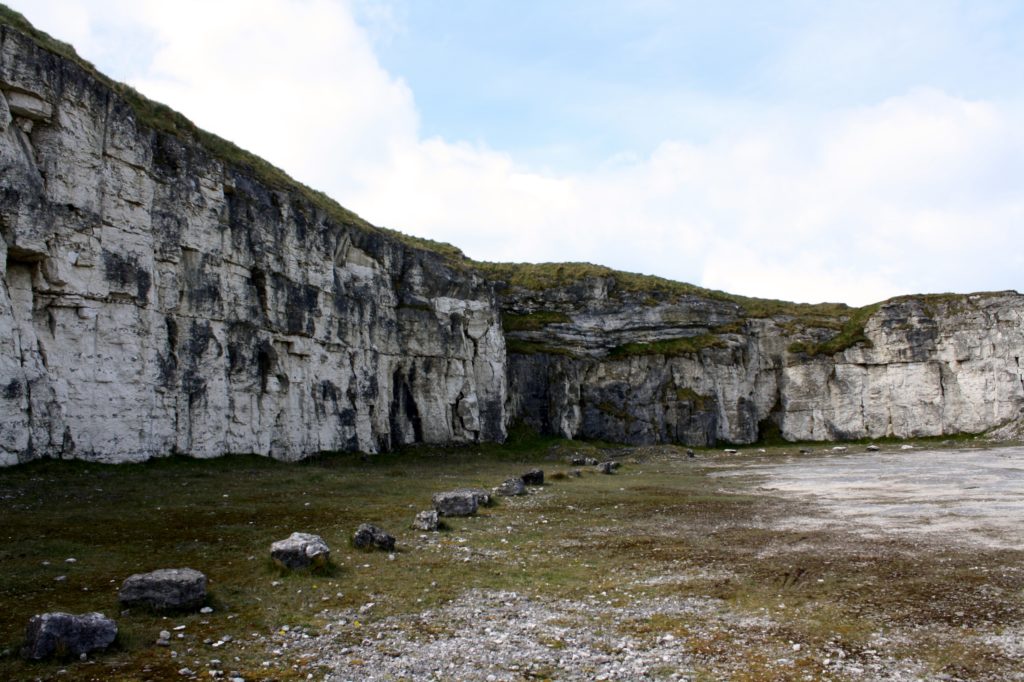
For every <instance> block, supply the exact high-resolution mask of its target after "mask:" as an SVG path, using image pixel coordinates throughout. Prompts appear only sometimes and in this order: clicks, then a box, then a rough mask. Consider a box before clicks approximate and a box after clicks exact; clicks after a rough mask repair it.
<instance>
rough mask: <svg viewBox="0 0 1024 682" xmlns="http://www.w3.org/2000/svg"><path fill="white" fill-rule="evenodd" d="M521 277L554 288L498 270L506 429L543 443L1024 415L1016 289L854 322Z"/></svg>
mask: <svg viewBox="0 0 1024 682" xmlns="http://www.w3.org/2000/svg"><path fill="white" fill-rule="evenodd" d="M519 267H520V268H521V269H522V268H527V269H529V268H530V267H532V268H533V269H534V270H536V271H539V272H544V270H543V268H547V269H548V273H547V276H548V279H549V280H550V281H544V282H539V283H538V282H536V281H534V282H532V283H530V281H529V280H530V277H529V276H524V275H523V272H522V271H521V270H520V271H518V272H514V273H512V272H511V271H510V270H509V269H508V268H507V267H503V266H496V267H494V268H492V271H493V274H494V276H495V277H497V278H498V279H499V281H501V280H504V285H503V287H502V300H503V307H504V308H505V313H506V314H505V326H506V333H507V337H508V341H507V344H508V349H509V382H510V384H509V394H510V419H512V420H522V421H524V422H526V423H528V424H530V425H532V426H534V427H535V428H538V429H541V430H543V431H548V432H552V433H558V434H561V435H563V436H567V437H573V438H578V437H583V438H600V439H605V440H611V441H620V442H628V443H654V442H679V443H687V444H693V445H712V444H715V443H717V442H719V441H725V442H730V443H752V442H754V441H756V440H758V439H759V438H760V437H763V436H765V435H769V434H771V435H774V434H776V433H777V434H779V435H781V436H782V437H783V438H785V439H787V440H791V441H796V440H835V439H854V438H879V437H887V436H894V437H919V436H939V435H945V434H961V433H983V432H990V431H993V430H995V429H1001V428H1002V429H1004V430H1006V433H1007V434H1009V433H1010V432H1011V431H1013V430H1014V428H1015V427H1017V426H1018V425H1019V424H1020V423H1021V418H1022V415H1024V370H1022V369H1021V366H1020V360H1021V356H1024V297H1022V296H1021V295H1019V294H1017V293H1016V292H1003V293H992V294H975V295H969V296H949V295H940V296H916V297H903V298H899V299H894V300H892V301H888V302H885V303H883V304H879V305H875V306H869V307H867V308H864V309H852V308H845V307H844V306H829V305H822V306H810V305H795V304H785V303H781V302H771V301H758V300H756V299H743V298H741V297H735V296H728V295H725V294H721V293H720V292H708V291H700V290H697V289H695V288H693V287H686V286H685V285H677V284H675V283H671V282H664V281H658V280H656V279H655V278H646V280H647V281H642V280H643V279H644V278H638V277H636V276H625V277H623V276H622V275H621V274H618V275H617V274H615V273H610V272H601V271H600V270H601V269H599V268H592V267H584V269H583V274H582V276H581V275H579V274H575V275H570V276H569V277H565V276H564V275H558V273H557V272H555V273H554V275H552V273H551V272H550V269H551V268H550V266H519ZM563 267H569V268H571V267H572V266H563ZM578 269H579V268H577V270H578ZM534 279H535V280H536V278H534ZM560 279H568V280H569V281H566V282H564V283H563V282H560V281H559V280H560ZM524 281H525V282H527V284H526V285H524V284H523V282H524Z"/></svg>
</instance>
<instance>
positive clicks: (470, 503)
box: [433, 490, 480, 516]
mask: <svg viewBox="0 0 1024 682" xmlns="http://www.w3.org/2000/svg"><path fill="white" fill-rule="evenodd" d="M433 503H434V509H436V510H437V513H438V514H440V515H441V516H472V515H473V514H476V511H477V508H478V507H479V506H480V502H479V500H478V499H477V496H476V494H475V493H473V491H471V490H452V491H449V492H445V493H436V494H435V495H434V498H433Z"/></svg>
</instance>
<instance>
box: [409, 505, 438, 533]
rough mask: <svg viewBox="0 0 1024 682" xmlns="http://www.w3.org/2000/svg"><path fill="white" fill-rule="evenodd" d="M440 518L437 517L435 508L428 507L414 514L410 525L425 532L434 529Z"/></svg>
mask: <svg viewBox="0 0 1024 682" xmlns="http://www.w3.org/2000/svg"><path fill="white" fill-rule="evenodd" d="M439 524H440V520H439V519H438V515H437V510H436V509H428V510H427V511H421V512H420V513H418V514H416V518H415V519H413V522H412V527H413V528H415V529H416V530H422V531H427V532H433V531H436V530H437V528H438V525H439Z"/></svg>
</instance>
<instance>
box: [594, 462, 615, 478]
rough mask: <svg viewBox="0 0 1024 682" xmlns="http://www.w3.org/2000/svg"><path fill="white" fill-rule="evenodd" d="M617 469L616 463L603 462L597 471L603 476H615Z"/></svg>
mask: <svg viewBox="0 0 1024 682" xmlns="http://www.w3.org/2000/svg"><path fill="white" fill-rule="evenodd" d="M616 468H617V467H616V466H615V462H601V463H600V464H598V465H597V470H598V471H599V472H601V473H602V474H609V475H610V474H613V473H615V469H616Z"/></svg>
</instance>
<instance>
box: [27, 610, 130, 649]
mask: <svg viewBox="0 0 1024 682" xmlns="http://www.w3.org/2000/svg"><path fill="white" fill-rule="evenodd" d="M116 637H117V623H115V622H114V621H113V620H111V619H110V618H107V617H106V616H104V615H103V614H102V613H83V614H81V615H73V614H70V613H62V612H59V611H57V612H54V613H43V614H40V615H38V616H32V618H31V619H30V620H29V621H28V627H27V628H26V629H25V646H24V648H23V649H22V655H23V656H24V657H25V658H28V659H31V660H34V661H39V660H43V659H45V658H51V657H58V658H65V657H70V656H74V657H76V658H77V657H78V656H81V655H82V654H91V653H93V652H96V651H103V650H104V649H106V648H107V647H108V646H110V645H111V644H113V642H114V639H115V638H116Z"/></svg>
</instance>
